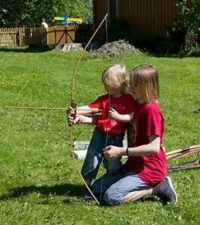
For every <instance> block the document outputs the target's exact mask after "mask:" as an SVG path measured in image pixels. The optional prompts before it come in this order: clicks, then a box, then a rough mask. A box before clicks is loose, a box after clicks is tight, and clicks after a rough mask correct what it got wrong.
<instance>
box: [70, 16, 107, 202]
mask: <svg viewBox="0 0 200 225" xmlns="http://www.w3.org/2000/svg"><path fill="white" fill-rule="evenodd" d="M107 17H108V14H106V15H105V16H104V18H103V20H102V21H101V23H100V24H99V26H98V27H97V29H96V30H95V31H94V33H93V35H92V36H91V38H90V39H89V41H88V43H87V44H86V46H85V48H84V49H83V50H82V51H81V54H80V56H79V59H78V61H77V63H76V66H75V68H74V71H73V74H72V85H71V106H72V107H73V108H75V115H74V117H76V73H77V69H78V66H79V64H80V62H81V59H82V57H83V55H84V53H85V50H86V49H87V48H88V46H89V45H90V43H91V42H92V40H93V38H94V37H95V35H96V34H97V32H98V31H99V29H100V28H101V26H102V24H103V23H104V21H105V20H106V19H107ZM69 135H70V137H69V139H70V149H71V153H72V158H73V161H74V165H75V167H76V170H77V172H78V174H79V176H80V178H81V180H82V181H83V183H84V184H85V187H86V188H87V190H88V191H89V193H90V194H91V196H92V197H93V199H94V200H95V202H96V203H97V204H98V205H99V204H100V203H99V201H98V200H97V198H96V197H95V195H94V194H93V192H92V191H91V189H90V187H89V186H88V184H87V183H86V181H85V179H84V178H83V176H82V174H81V172H80V170H79V167H78V164H77V162H76V159H75V157H74V154H73V132H72V126H70V127H69Z"/></svg>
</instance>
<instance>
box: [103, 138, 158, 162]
mask: <svg viewBox="0 0 200 225" xmlns="http://www.w3.org/2000/svg"><path fill="white" fill-rule="evenodd" d="M149 141H150V142H149V143H148V144H146V145H140V146H137V147H130V148H123V147H117V146H113V145H110V146H108V147H106V148H105V150H104V156H105V158H106V159H108V160H112V159H116V158H117V157H119V156H122V155H127V156H148V155H154V154H156V153H158V152H159V150H160V137H158V136H151V137H150V138H149Z"/></svg>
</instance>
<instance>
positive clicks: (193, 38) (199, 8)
mask: <svg viewBox="0 0 200 225" xmlns="http://www.w3.org/2000/svg"><path fill="white" fill-rule="evenodd" d="M177 6H178V7H179V9H180V12H179V17H178V20H177V22H176V24H175V26H174V29H173V31H172V39H173V41H174V42H176V43H179V44H178V45H177V46H178V47H179V50H180V51H181V52H183V53H186V54H188V53H189V52H190V53H191V52H192V51H196V50H198V49H199V48H200V1H198V0H177Z"/></svg>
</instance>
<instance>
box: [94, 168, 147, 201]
mask: <svg viewBox="0 0 200 225" xmlns="http://www.w3.org/2000/svg"><path fill="white" fill-rule="evenodd" d="M147 187H149V186H148V184H147V183H145V182H144V181H142V180H141V179H140V177H139V176H138V175H137V174H136V173H134V172H133V171H125V170H123V169H121V170H120V171H118V172H117V173H115V174H105V175H104V176H102V177H101V178H99V179H98V180H96V181H95V182H94V184H93V185H92V192H93V193H94V194H95V195H97V196H101V195H102V197H103V200H104V201H105V202H106V203H107V204H108V205H119V204H122V203H123V200H124V197H125V196H126V195H127V194H128V193H130V192H133V191H136V190H140V189H144V188H147ZM101 193H102V194H101ZM100 198H101V197H100Z"/></svg>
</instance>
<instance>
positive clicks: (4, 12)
mask: <svg viewBox="0 0 200 225" xmlns="http://www.w3.org/2000/svg"><path fill="white" fill-rule="evenodd" d="M91 9H92V0H73V1H72V0H17V1H16V0H0V26H6V27H11V26H40V24H41V21H42V19H43V18H44V19H45V20H46V21H47V23H48V24H50V25H51V23H52V19H53V17H54V16H64V15H67V16H78V17H82V18H83V19H84V21H86V22H89V21H91V19H92V10H91Z"/></svg>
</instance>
